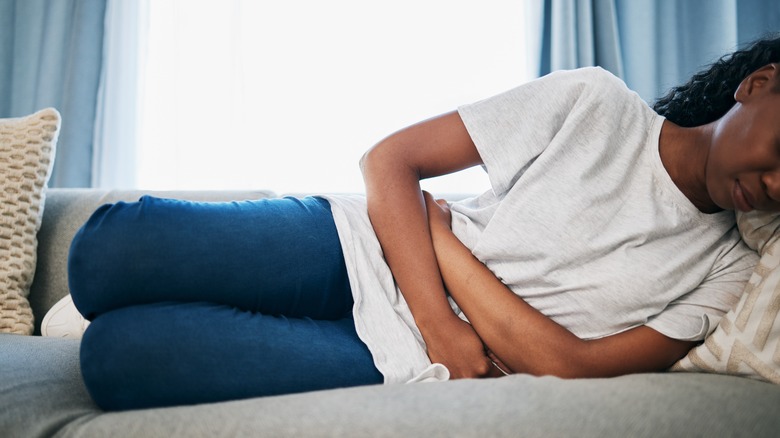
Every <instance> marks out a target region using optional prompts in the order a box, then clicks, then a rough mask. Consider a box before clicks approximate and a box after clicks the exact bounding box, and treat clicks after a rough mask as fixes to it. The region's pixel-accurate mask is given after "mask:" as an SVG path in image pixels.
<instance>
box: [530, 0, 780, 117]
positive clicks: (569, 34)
mask: <svg viewBox="0 0 780 438" xmlns="http://www.w3.org/2000/svg"><path fill="white" fill-rule="evenodd" d="M544 1H545V4H544V18H543V25H544V31H543V32H544V33H543V38H542V56H541V65H540V73H541V74H546V73H548V72H550V71H553V70H557V69H571V68H577V67H584V66H590V65H599V66H601V67H604V68H605V69H607V70H609V71H611V72H612V73H614V74H615V75H617V76H619V77H621V78H623V80H625V81H626V84H628V86H629V88H631V89H633V90H635V91H637V92H638V93H639V94H640V95H641V96H642V97H643V98H644V99H645V100H647V101H649V102H651V101H653V100H655V99H656V98H657V97H659V96H660V95H662V94H663V93H664V92H665V91H666V90H668V89H669V88H671V87H673V86H676V85H678V84H681V83H683V82H685V81H687V80H688V78H689V77H690V76H691V75H692V74H693V73H695V72H697V71H699V70H701V69H702V68H704V67H706V66H707V65H708V64H710V63H712V62H713V61H715V60H716V59H717V58H718V57H720V56H722V55H724V54H726V53H729V52H731V51H733V50H734V49H736V48H737V47H738V46H739V45H741V44H744V43H747V42H750V41H752V40H753V39H755V38H758V37H760V36H761V35H763V34H765V33H767V32H772V31H778V30H780V2H778V1H777V0H685V1H682V0H656V1H635V0H544Z"/></svg>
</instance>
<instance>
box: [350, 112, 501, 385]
mask: <svg viewBox="0 0 780 438" xmlns="http://www.w3.org/2000/svg"><path fill="white" fill-rule="evenodd" d="M478 163H479V155H478V153H477V151H476V148H475V146H474V145H473V143H472V142H471V139H470V137H469V136H468V133H467V132H466V129H465V127H464V126H463V123H462V121H461V120H460V117H459V116H458V115H457V113H450V114H446V115H444V116H441V117H439V118H435V119H431V120H429V121H426V122H422V123H420V124H418V125H415V126H412V127H409V128H407V129H405V130H403V131H399V132H398V133H396V134H394V135H392V136H390V137H388V138H387V139H385V140H383V141H382V142H380V143H379V144H378V145H377V146H375V147H374V148H372V149H371V150H370V151H369V152H368V153H367V154H366V155H365V156H364V158H363V160H362V161H361V167H362V171H363V176H364V180H365V183H366V196H367V201H368V213H369V217H370V219H371V224H372V226H373V228H374V231H375V233H376V235H377V238H378V239H379V243H380V244H381V246H382V251H383V252H384V256H385V260H386V261H387V264H388V266H389V267H390V270H391V271H392V273H393V277H394V278H395V281H396V283H397V284H398V286H399V288H400V290H401V293H402V294H403V296H404V298H405V300H406V302H407V304H408V306H409V309H410V311H411V313H412V316H413V317H414V320H415V323H416V324H417V327H418V328H419V330H420V333H421V334H422V336H423V339H424V340H425V344H426V347H427V353H428V356H429V358H430V359H431V361H433V362H439V363H443V364H444V365H446V366H447V368H448V369H449V370H450V375H451V376H452V377H453V378H458V377H479V376H485V375H488V374H489V373H490V371H491V370H490V361H489V359H488V358H487V355H486V353H485V350H484V345H483V343H482V340H481V339H479V337H478V336H477V334H476V332H475V331H474V329H473V328H472V327H471V326H470V325H468V324H467V323H465V322H463V321H461V320H460V318H458V317H457V316H456V315H455V313H454V312H453V311H452V308H451V307H450V304H449V301H448V299H447V295H446V291H445V289H444V283H443V281H442V278H441V273H440V272H439V265H438V262H437V260H436V255H435V253H434V250H433V243H432V240H431V234H430V228H429V223H428V217H427V210H426V204H425V201H424V198H423V195H422V192H421V190H420V184H419V181H420V179H422V178H426V177H431V176H436V175H441V174H445V173H449V172H453V171H456V170H459V169H462V168H465V167H469V166H471V165H474V164H478Z"/></svg>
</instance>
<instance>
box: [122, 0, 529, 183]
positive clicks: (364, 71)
mask: <svg viewBox="0 0 780 438" xmlns="http://www.w3.org/2000/svg"><path fill="white" fill-rule="evenodd" d="M149 7H150V10H149V36H148V37H149V46H148V58H147V63H146V69H145V79H144V81H145V92H144V96H143V99H142V100H141V101H142V102H143V105H144V107H143V108H144V110H143V112H142V114H143V119H142V122H141V134H140V139H141V141H140V145H139V151H138V153H139V167H138V170H137V172H138V174H137V181H138V186H139V187H141V188H145V189H236V188H238V189H260V188H262V189H271V190H274V191H276V192H278V193H289V192H362V191H363V182H362V178H361V176H360V171H359V169H358V160H359V158H360V157H361V155H362V154H363V152H364V151H365V150H366V149H368V148H369V147H370V146H372V145H373V144H375V143H376V142H378V141H379V140H381V139H382V138H384V137H385V136H387V135H389V134H391V133H392V132H394V131H396V130H398V129H401V128H403V127H405V126H408V125H410V124H412V123H415V122H418V121H420V120H423V119H426V118H429V117H431V116H434V115H438V114H441V113H444V112H447V111H451V110H453V109H455V108H456V107H457V106H458V105H461V104H464V103H470V102H473V101H476V100H479V99H482V98H485V97H488V96H491V95H494V94H496V93H499V92H501V91H504V90H507V89H509V88H512V87H514V86H516V85H519V84H521V83H523V82H525V81H527V80H529V79H530V78H531V77H532V75H533V69H534V63H533V62H532V61H533V57H532V56H526V55H525V54H526V53H528V52H527V49H526V27H527V23H526V19H525V16H526V15H525V11H524V10H523V2H520V1H517V0H481V1H479V2H475V1H473V0H469V1H455V0H424V1H420V0H393V1H386V2H379V1H365V0H331V1H327V2H323V1H319V0H306V1H303V0H298V1H261V0H255V1H253V0H230V1H228V0H197V1H196V0H154V1H152V2H150V5H149ZM424 186H425V188H427V189H428V190H432V191H436V192H439V193H443V192H450V193H452V192H478V191H481V190H484V189H486V188H487V187H488V182H487V178H486V176H485V175H484V172H483V171H482V169H472V170H468V171H465V172H460V174H458V175H456V176H448V177H445V178H436V179H434V180H431V181H429V182H425V183H424Z"/></svg>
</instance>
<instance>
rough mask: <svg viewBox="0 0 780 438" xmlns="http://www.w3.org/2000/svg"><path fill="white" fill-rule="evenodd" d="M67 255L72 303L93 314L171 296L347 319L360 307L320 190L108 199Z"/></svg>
mask: <svg viewBox="0 0 780 438" xmlns="http://www.w3.org/2000/svg"><path fill="white" fill-rule="evenodd" d="M68 263H69V266H68V271H69V284H70V289H71V293H72V294H73V301H74V303H75V304H76V306H77V307H78V308H79V310H80V311H81V312H82V314H84V315H85V316H86V317H87V318H88V319H93V318H94V317H95V316H97V315H99V314H101V313H104V312H107V311H110V310H113V309H118V308H122V307H126V306H132V305H138V304H147V303H155V302H162V301H177V302H197V301H208V302H213V303H218V304H227V305H231V306H236V307H238V308H241V309H244V310H250V311H255V312H261V313H265V314H271V315H275V314H282V315H287V316H294V317H302V316H309V317H312V318H316V319H336V318H341V317H342V316H344V315H345V314H347V313H348V312H349V311H350V309H351V306H352V295H351V291H350V288H349V280H348V278H347V272H346V268H345V266H344V257H343V254H342V251H341V245H340V243H339V239H338V234H337V231H336V227H335V224H334V223H333V217H332V214H331V211H330V205H329V204H328V203H327V201H325V200H323V199H320V198H304V199H295V198H284V199H263V200H255V201H242V202H230V203H203V202H190V201H179V200H171V199H160V198H154V197H143V198H141V200H140V201H138V202H132V203H124V202H120V203H116V204H111V205H105V206H103V207H101V208H100V209H98V210H97V211H96V212H95V213H94V214H93V216H92V217H91V218H90V219H89V220H88V221H87V223H86V224H85V225H84V226H83V227H82V228H81V230H79V232H78V233H77V234H76V237H75V238H74V240H73V243H72V245H71V250H70V257H69V262H68Z"/></svg>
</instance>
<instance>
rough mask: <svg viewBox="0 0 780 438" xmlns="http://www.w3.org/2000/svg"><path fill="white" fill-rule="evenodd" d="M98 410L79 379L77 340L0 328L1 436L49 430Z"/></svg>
mask: <svg viewBox="0 0 780 438" xmlns="http://www.w3.org/2000/svg"><path fill="white" fill-rule="evenodd" d="M97 413H99V411H98V409H97V407H96V406H95V405H94V404H93V403H92V399H91V398H90V397H89V394H88V393H87V390H86V388H85V387H84V383H83V382H82V380H81V372H80V371H79V342H78V341H75V340H67V339H57V338H42V337H39V336H20V335H13V334H0V431H2V436H7V437H37V436H51V435H53V434H54V433H55V432H57V431H58V430H60V429H61V428H62V427H63V426H65V425H66V424H69V423H71V422H73V421H75V420H77V419H79V418H82V417H88V416H89V415H95V414H97Z"/></svg>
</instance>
